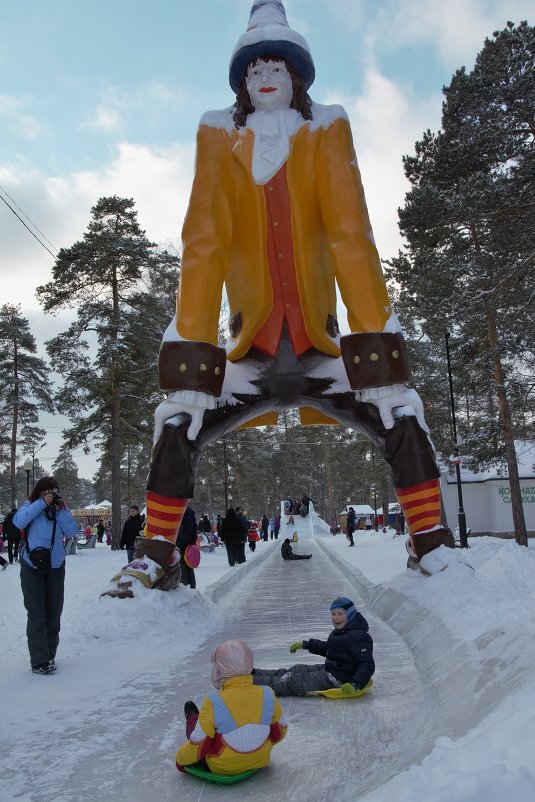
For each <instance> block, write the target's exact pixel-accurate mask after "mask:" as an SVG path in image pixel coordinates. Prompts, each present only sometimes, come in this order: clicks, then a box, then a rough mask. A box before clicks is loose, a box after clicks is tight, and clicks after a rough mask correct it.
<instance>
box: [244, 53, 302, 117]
mask: <svg viewBox="0 0 535 802" xmlns="http://www.w3.org/2000/svg"><path fill="white" fill-rule="evenodd" d="M257 61H266V62H268V61H283V62H284V64H285V65H286V69H287V70H288V72H289V73H290V77H291V79H292V89H293V95H292V102H291V103H290V108H291V109H295V110H296V111H298V112H299V114H300V115H301V116H302V117H303V119H305V120H311V119H312V100H311V99H310V97H309V95H308V93H307V91H306V89H305V87H304V84H303V81H302V80H301V76H300V75H299V73H298V72H297V70H296V69H295V67H294V66H293V65H292V64H291V63H290V62H289V61H288V59H286V58H284V57H283V56H278V55H277V54H276V53H270V54H268V55H266V56H260V57H259V58H255V59H254V60H253V61H251V62H249V64H248V65H247V69H249V67H250V66H251V64H256V63H257ZM253 111H254V108H253V106H252V104H251V98H250V97H249V92H248V91H247V86H246V85H245V73H244V74H243V78H242V81H241V84H240V89H239V91H238V94H237V95H236V104H235V111H234V114H233V115H232V119H233V120H234V125H235V126H236V128H241V127H242V126H244V125H245V124H246V121H247V115H248V114H252V113H253Z"/></svg>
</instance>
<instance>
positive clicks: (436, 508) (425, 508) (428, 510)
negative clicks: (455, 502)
mask: <svg viewBox="0 0 535 802" xmlns="http://www.w3.org/2000/svg"><path fill="white" fill-rule="evenodd" d="M396 496H397V498H398V501H399V503H400V505H401V510H402V512H403V515H404V516H405V521H406V522H407V528H408V530H409V535H416V534H417V533H418V532H424V531H427V530H428V529H432V528H433V527H434V526H440V525H441V523H442V521H441V509H440V482H439V480H438V479H430V480H429V481H428V482H421V483H420V484H419V485H413V486H412V487H397V488H396Z"/></svg>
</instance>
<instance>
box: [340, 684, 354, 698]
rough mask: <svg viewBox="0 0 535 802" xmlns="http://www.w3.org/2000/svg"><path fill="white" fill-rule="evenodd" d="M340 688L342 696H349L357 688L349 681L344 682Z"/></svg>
mask: <svg viewBox="0 0 535 802" xmlns="http://www.w3.org/2000/svg"><path fill="white" fill-rule="evenodd" d="M340 690H341V691H342V696H351V695H352V694H354V693H355V691H356V690H357V689H356V688H355V686H354V685H352V684H351V683H350V682H344V684H343V685H342V687H341V688H340Z"/></svg>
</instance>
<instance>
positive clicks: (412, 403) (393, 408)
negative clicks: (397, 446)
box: [355, 384, 429, 434]
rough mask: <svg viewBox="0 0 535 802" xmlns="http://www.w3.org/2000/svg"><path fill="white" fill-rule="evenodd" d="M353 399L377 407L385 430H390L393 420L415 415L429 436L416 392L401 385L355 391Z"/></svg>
mask: <svg viewBox="0 0 535 802" xmlns="http://www.w3.org/2000/svg"><path fill="white" fill-rule="evenodd" d="M355 397H356V399H357V401H362V402H364V403H366V404H373V405H374V406H376V407H377V409H378V410H379V415H380V416H381V420H382V422H383V426H384V427H385V429H392V427H393V426H394V420H395V418H401V417H402V416H403V415H415V416H416V420H417V421H418V423H419V425H420V426H421V428H422V429H423V430H424V432H427V434H429V429H428V427H427V424H426V422H425V417H424V405H423V404H422V399H421V398H420V396H419V395H418V393H417V392H416V390H411V389H409V388H408V387H405V385H403V384H392V385H390V386H387V387H372V388H370V389H367V390H357V392H356V394H355Z"/></svg>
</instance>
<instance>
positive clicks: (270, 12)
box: [229, 0, 316, 93]
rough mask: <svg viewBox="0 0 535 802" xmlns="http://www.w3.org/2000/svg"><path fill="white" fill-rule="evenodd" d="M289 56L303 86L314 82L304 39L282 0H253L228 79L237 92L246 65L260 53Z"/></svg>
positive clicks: (309, 85)
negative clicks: (289, 20) (288, 14)
mask: <svg viewBox="0 0 535 802" xmlns="http://www.w3.org/2000/svg"><path fill="white" fill-rule="evenodd" d="M268 55H276V56H282V57H283V58H286V59H288V61H289V62H290V64H292V66H293V67H294V68H295V69H296V71H297V72H298V74H299V75H300V76H301V80H302V81H303V84H304V86H305V89H307V90H308V89H309V88H310V87H311V86H312V83H313V82H314V78H315V75H316V70H315V67H314V62H313V61H312V56H311V54H310V50H309V47H308V44H307V42H306V39H305V38H304V37H303V36H301V34H299V33H297V32H296V31H293V30H292V29H291V28H290V26H289V25H288V20H287V19H286V12H285V10H284V6H283V4H282V3H281V0H255V2H254V3H253V7H252V8H251V16H250V19H249V25H248V27H247V30H246V32H245V33H244V34H243V35H242V36H240V38H239V39H238V44H237V45H236V47H235V48H234V52H233V53H232V58H231V59H230V70H229V82H230V85H231V87H232V89H233V91H234V92H236V93H237V92H238V90H239V88H240V84H241V82H242V79H243V76H244V74H245V70H246V69H247V65H248V64H250V63H251V61H254V60H255V59H257V58H260V57H261V56H268Z"/></svg>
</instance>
